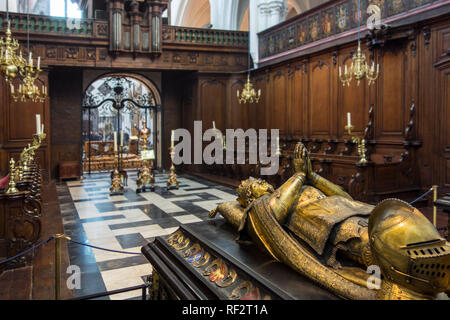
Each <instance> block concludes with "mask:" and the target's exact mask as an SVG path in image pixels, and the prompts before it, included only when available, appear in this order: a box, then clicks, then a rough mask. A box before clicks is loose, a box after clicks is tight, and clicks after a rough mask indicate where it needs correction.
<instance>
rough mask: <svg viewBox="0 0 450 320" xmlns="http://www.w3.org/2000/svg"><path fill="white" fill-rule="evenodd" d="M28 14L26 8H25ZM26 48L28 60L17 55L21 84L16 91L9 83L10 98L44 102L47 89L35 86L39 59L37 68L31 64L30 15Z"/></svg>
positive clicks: (39, 64) (39, 63) (38, 71)
mask: <svg viewBox="0 0 450 320" xmlns="http://www.w3.org/2000/svg"><path fill="white" fill-rule="evenodd" d="M27 12H28V8H27ZM27 48H28V60H26V59H24V58H23V57H22V52H21V53H20V55H19V59H18V60H19V67H18V69H19V74H20V76H21V78H22V81H23V83H22V84H19V88H18V90H17V91H16V90H15V88H14V84H12V83H11V96H12V97H13V99H14V101H16V102H17V101H18V100H19V99H20V101H22V102H25V101H27V100H31V101H32V102H44V101H45V99H46V98H47V87H46V86H45V85H44V84H43V85H42V87H41V89H39V87H38V86H37V85H36V80H37V78H38V77H39V74H40V73H41V71H42V70H41V57H38V59H37V66H36V68H35V67H34V64H33V54H32V52H31V51H30V14H29V12H28V13H27Z"/></svg>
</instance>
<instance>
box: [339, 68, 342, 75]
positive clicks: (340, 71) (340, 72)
mask: <svg viewBox="0 0 450 320" xmlns="http://www.w3.org/2000/svg"><path fill="white" fill-rule="evenodd" d="M341 76H342V68H341V67H339V77H341Z"/></svg>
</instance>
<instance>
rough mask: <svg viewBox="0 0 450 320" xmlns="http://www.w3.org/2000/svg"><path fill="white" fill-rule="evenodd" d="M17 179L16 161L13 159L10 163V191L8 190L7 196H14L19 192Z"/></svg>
mask: <svg viewBox="0 0 450 320" xmlns="http://www.w3.org/2000/svg"><path fill="white" fill-rule="evenodd" d="M16 178H17V176H16V167H15V161H14V159H13V158H11V161H10V162H9V185H8V190H6V194H14V193H18V192H19V190H18V189H17V188H16Z"/></svg>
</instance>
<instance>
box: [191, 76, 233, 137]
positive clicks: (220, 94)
mask: <svg viewBox="0 0 450 320" xmlns="http://www.w3.org/2000/svg"><path fill="white" fill-rule="evenodd" d="M226 95H227V90H226V84H225V82H223V81H221V80H218V79H216V78H212V79H207V80H202V81H201V82H200V105H201V119H197V120H202V121H203V129H204V130H205V129H207V128H212V122H213V121H215V122H216V128H218V129H220V130H223V129H224V128H225V117H224V114H225V104H226Z"/></svg>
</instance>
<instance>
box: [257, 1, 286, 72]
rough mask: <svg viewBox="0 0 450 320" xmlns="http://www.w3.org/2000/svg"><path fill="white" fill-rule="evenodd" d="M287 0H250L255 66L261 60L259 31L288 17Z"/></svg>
mask: <svg viewBox="0 0 450 320" xmlns="http://www.w3.org/2000/svg"><path fill="white" fill-rule="evenodd" d="M286 13H287V0H250V35H249V36H250V53H251V55H252V58H253V61H254V62H255V66H254V67H256V65H257V64H258V61H259V52H258V48H259V45H258V35H257V34H258V32H261V31H263V30H266V29H268V28H270V27H272V26H274V25H276V24H278V23H280V22H283V21H284V20H285V19H286Z"/></svg>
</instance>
